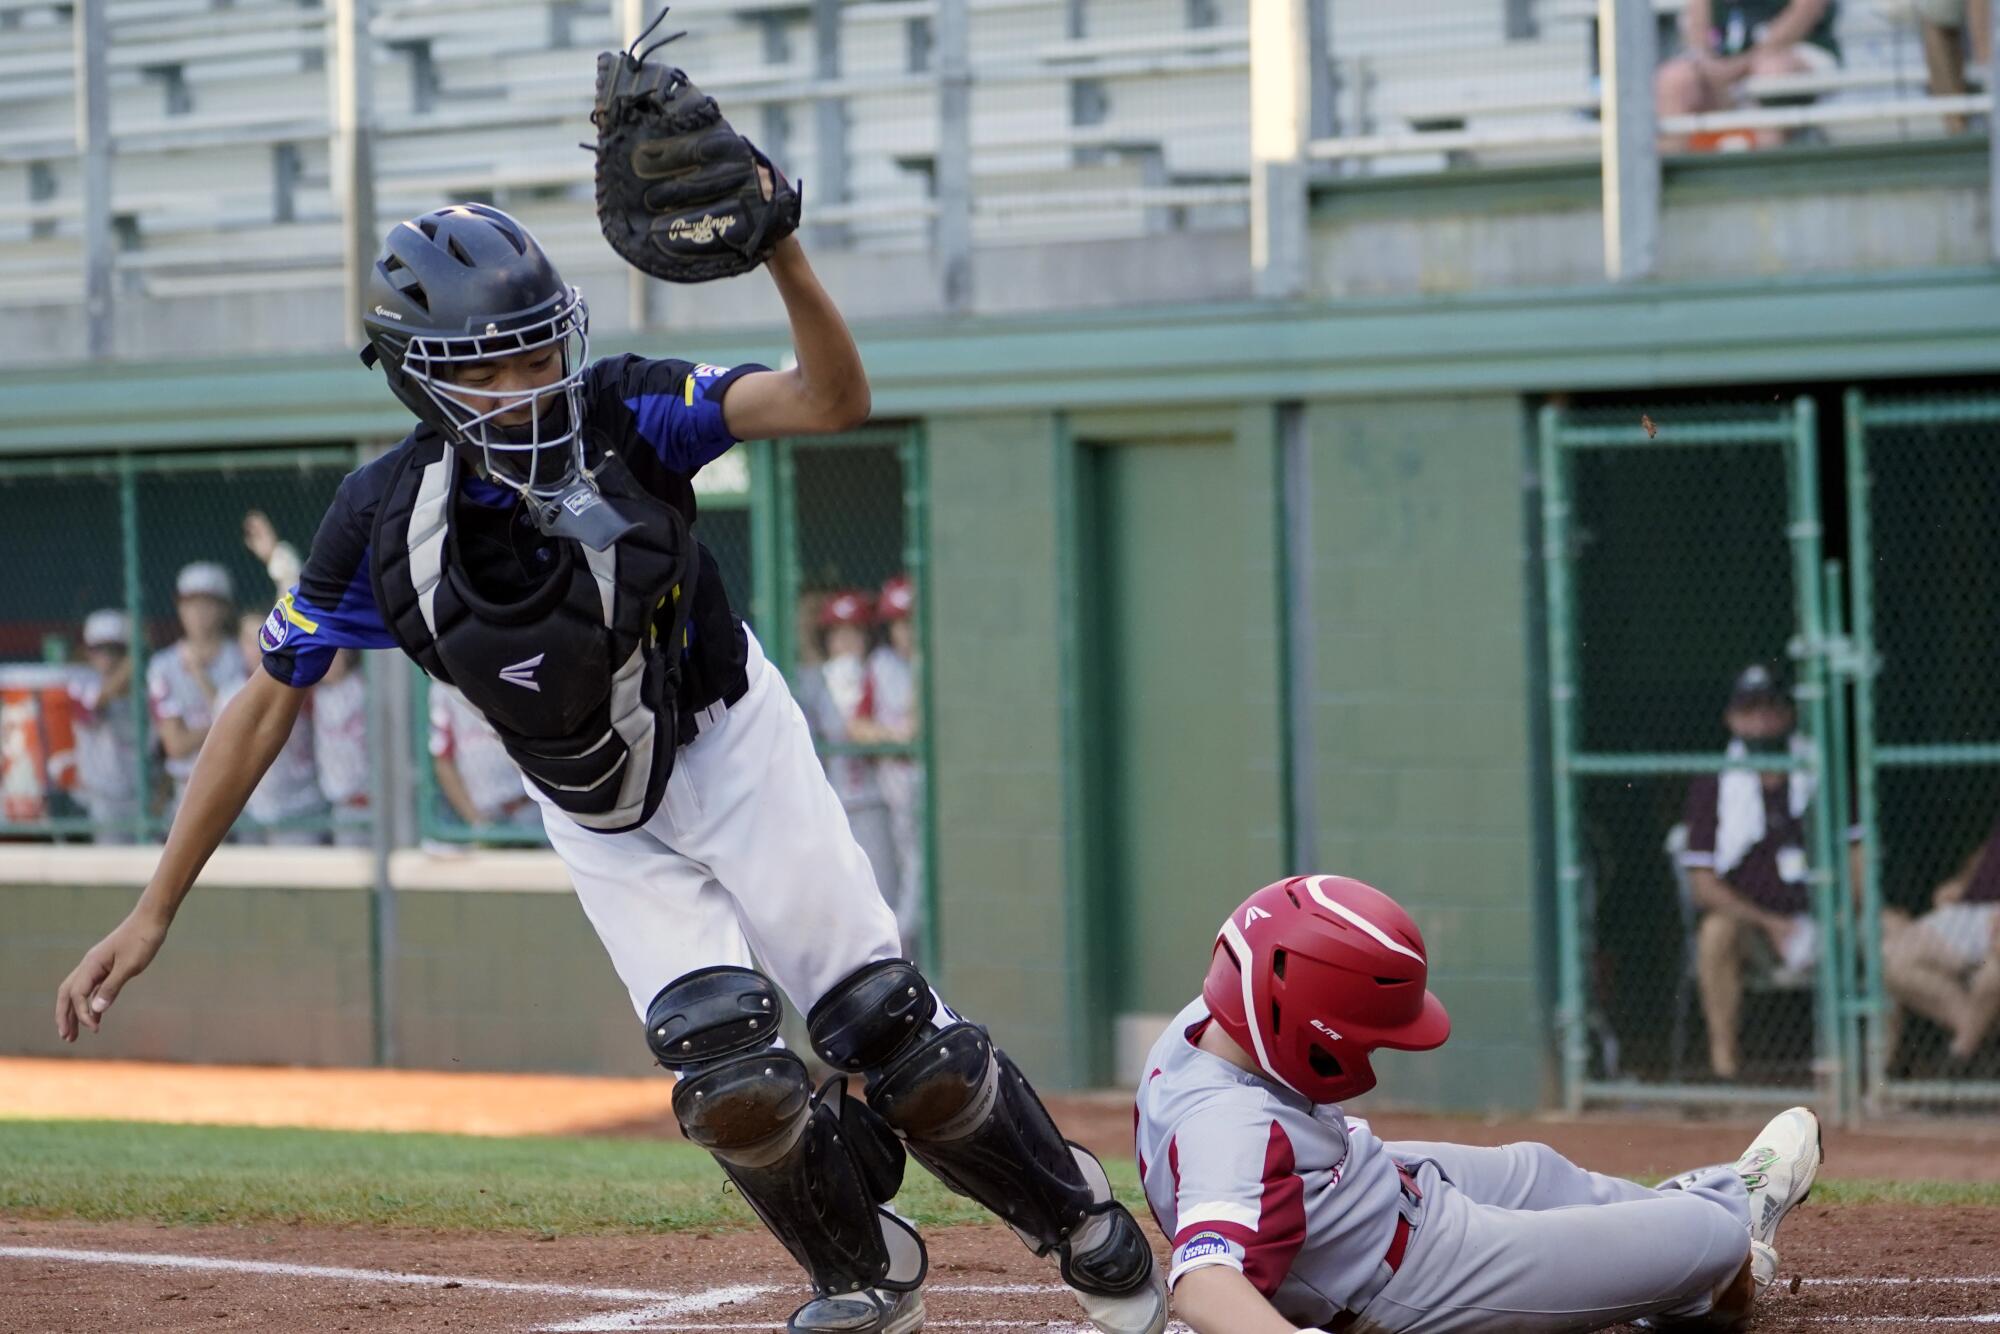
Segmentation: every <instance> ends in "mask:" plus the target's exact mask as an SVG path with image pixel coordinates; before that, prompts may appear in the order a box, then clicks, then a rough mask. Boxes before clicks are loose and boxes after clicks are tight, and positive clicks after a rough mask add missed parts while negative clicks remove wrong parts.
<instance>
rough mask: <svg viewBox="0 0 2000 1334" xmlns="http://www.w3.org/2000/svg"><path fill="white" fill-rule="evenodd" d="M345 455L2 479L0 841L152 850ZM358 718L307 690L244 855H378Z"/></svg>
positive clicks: (177, 461)
mask: <svg viewBox="0 0 2000 1334" xmlns="http://www.w3.org/2000/svg"><path fill="white" fill-rule="evenodd" d="M354 461H355V452H354V450H353V449H352V448H351V447H330V448H322V449H286V450H272V451H255V450H253V451H234V452H229V453H221V452H209V453H198V454H176V455H118V456H101V457H87V458H78V459H65V460H60V461H48V460H18V461H5V462H0V504H4V505H5V507H6V511H7V513H8V515H9V516H10V522H9V523H8V524H7V525H6V527H5V529H4V531H0V552H4V555H5V558H6V560H7V561H8V566H7V568H8V569H9V570H10V571H11V572H12V574H13V577H12V578H10V580H9V581H8V589H7V594H6V597H5V599H4V601H0V837H12V838H20V837H38V838H46V837H53V838H57V839H62V840H75V841H95V842H99V843H131V842H142V841H151V840H155V839H158V838H159V837H160V836H161V835H162V834H163V833H164V830H165V827H166V824H167V822H168V821H169V820H170V819H171V817H172V812H173V806H174V802H175V799H176V795H177V789H178V787H179V785H180V783H181V782H183V781H184V780H185V776H186V774H187V772H188V770H189V769H190V767H191V765H192V762H193V755H194V752H195V750H196V749H197V748H198V747H199V745H200V743H201V740H202V738H203V737H204V736H205V735H206V733H207V728H208V726H209V724H210V723H211V722H212V721H213V718H214V716H215V713H216V711H217V710H218V709H219V708H220V707H221V705H222V704H223V703H224V702H226V701H227V699H228V697H229V696H230V695H231V694H233V693H234V692H235V691H236V690H237V689H239V688H241V686H242V684H243V683H244V681H246V680H247V679H248V676H249V673H250V672H251V671H253V670H258V665H257V660H258V658H259V657H260V656H261V651H260V650H259V649H258V648H257V636H258V630H259V627H260V626H261V625H262V624H263V622H264V620H265V618H266V616H267V615H269V614H270V613H271V609H272V606H273V604H274V603H275V601H276V597H277V593H278V592H279V591H282V589H283V588H286V587H289V586H290V584H291V582H292V580H293V579H294V578H295V577H296V570H297V561H298V558H299V556H300V555H301V554H302V553H303V551H304V549H305V548H306V547H307V546H308V545H309V544H310V542H311V538H312V533H313V529H314V527H315V526H316V525H317V523H318V521H319V516H320V514H321V512H322V511H323V510H324V509H325V507H326V505H327V503H328V502H329V501H330V500H331V499H332V497H333V493H334V490H335V489H336V488H337V487H338V486H339V483H340V479H341V477H342V476H343V475H345V474H346V472H347V471H348V470H349V469H350V468H351V467H352V466H353V464H354ZM367 717H368V708H367V698H366V694H365V690H364V689H363V687H362V685H361V682H360V677H359V674H358V673H355V674H353V675H352V676H351V677H349V678H348V681H347V684H345V685H342V684H340V683H339V682H337V681H328V682H326V683H324V684H323V685H322V686H321V687H319V688H316V689H315V691H314V693H313V695H312V697H311V698H310V699H309V700H308V702H307V706H306V710H305V712H304V713H303V714H302V715H301V717H300V720H299V724H298V726H297V728H296V729H295V730H294V732H293V736H292V740H291V741H290V742H289V743H288V745H287V747H286V750H285V752H284V754H283V756H282V757H281V758H280V760H279V762H278V765H277V766H276V767H275V768H274V770H273V772H272V775H271V776H270V777H269V778H267V779H266V781H265V782H264V783H263V784H262V785H260V786H259V788H258V789H257V791H256V793H255V794H254V795H253V796H252V798H251V802H250V806H249V809H248V810H247V811H246V812H245V815H244V818H243V819H242V820H241V821H239V822H238V824H237V826H236V829H235V830H234V831H233V833H232V835H231V837H232V839H233V840H235V841H238V842H277V843H324V842H327V841H328V840H329V839H335V840H337V841H340V842H350V841H353V842H361V843H365V842H367V840H368V828H369V826H368V811H367V808H366V803H367V795H366V794H367V790H368V789H367V774H368V768H367V759H366V756H367V744H368V741H367V730H366V728H367Z"/></svg>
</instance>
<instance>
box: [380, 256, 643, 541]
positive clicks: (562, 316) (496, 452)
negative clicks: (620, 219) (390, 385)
mask: <svg viewBox="0 0 2000 1334" xmlns="http://www.w3.org/2000/svg"><path fill="white" fill-rule="evenodd" d="M589 361H590V312H589V309H588V307H586V306H585V305H584V301H583V297H582V295H581V294H580V293H579V292H577V290H576V289H575V288H570V289H569V292H568V296H567V299H566V300H564V301H563V302H562V303H561V305H560V306H558V307H557V309H556V310H555V312H554V313H553V314H552V315H550V316H549V317H548V318H546V319H543V320H540V321H538V322H535V323H532V324H525V325H521V326H519V327H516V328H511V329H506V330H502V329H500V328H498V327H497V326H496V325H491V324H489V325H487V326H486V331H485V332H484V333H481V334H477V335H472V336H467V337H450V338H443V337H426V336H421V335H420V336H417V337H414V338H412V339H411V340H410V343H409V347H408V349H407V350H406V351H405V352H404V354H403V365H402V370H403V374H404V375H405V376H406V377H408V379H409V381H410V382H411V383H412V384H414V385H415V386H417V387H418V388H419V389H420V390H421V391H422V392H423V393H424V394H425V395H426V396H428V397H429V398H430V400H431V401H432V402H433V403H435V404H436V405H437V407H438V409H439V411H440V412H442V413H443V414H444V417H445V420H446V421H447V422H448V423H449V427H450V430H451V431H452V432H453V433H454V435H455V436H456V437H457V443H458V444H459V445H460V446H461V447H462V448H463V449H464V450H465V451H466V452H467V453H469V454H473V455H474V456H475V458H476V461H477V462H478V463H479V465H480V468H481V470H482V471H483V472H484V473H485V474H486V475H487V476H488V477H490V478H492V479H493V480H494V481H496V482H500V483H502V484H503V485H506V486H509V487H512V488H513V489H514V490H516V491H518V492H520V493H521V495H522V496H523V497H524V498H525V499H526V500H527V502H528V505H529V511H530V513H532V514H533V515H534V516H535V521H536V522H537V523H538V524H539V525H540V526H541V528H542V530H543V531H544V532H546V533H549V534H550V535H552V536H557V537H574V538H577V539H579V540H581V541H584V542H587V543H589V544H590V545H591V546H593V547H597V548H599V549H600V550H601V549H602V548H604V547H607V546H609V545H610V544H611V543H612V542H613V541H615V540H617V538H618V537H619V536H620V535H621V534H623V533H625V532H627V531H629V530H630V528H631V527H632V524H631V523H629V522H627V521H625V520H624V519H623V518H622V517H620V516H619V515H618V514H617V512H616V510H615V509H614V508H613V507H611V506H610V505H608V504H606V503H605V502H604V500H603V498H602V497H601V496H599V495H598V493H597V488H596V486H595V485H594V484H593V483H592V482H591V479H590V475H589V473H588V472H586V471H585V469H584V458H583V372H584V367H585V366H586V365H588V364H589Z"/></svg>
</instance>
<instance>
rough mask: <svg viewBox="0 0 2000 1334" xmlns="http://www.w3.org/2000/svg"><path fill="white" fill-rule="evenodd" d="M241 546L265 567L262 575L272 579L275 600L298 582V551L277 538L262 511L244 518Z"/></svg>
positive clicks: (251, 512)
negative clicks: (264, 574)
mask: <svg viewBox="0 0 2000 1334" xmlns="http://www.w3.org/2000/svg"><path fill="white" fill-rule="evenodd" d="M243 545H244V546H246V547H248V548H249V549H250V554H251V555H253V556H255V557H256V558H257V563H258V564H259V565H262V566H263V567H264V573H266V574H268V575H270V576H271V583H272V585H273V587H275V588H276V589H277V594H276V596H278V597H283V596H284V595H285V594H286V592H288V591H289V590H290V589H291V587H292V585H294V584H296V583H297V582H298V581H299V570H300V568H301V567H300V564H299V553H298V550H297V549H296V548H294V547H293V546H292V544H291V543H290V542H287V541H285V540H283V539H282V538H280V537H279V536H278V530H277V528H276V527H275V526H274V525H273V524H272V523H271V520H270V516H268V515H266V514H265V513H264V511H262V510H251V511H249V512H248V513H246V514H245V515H244V516H243Z"/></svg>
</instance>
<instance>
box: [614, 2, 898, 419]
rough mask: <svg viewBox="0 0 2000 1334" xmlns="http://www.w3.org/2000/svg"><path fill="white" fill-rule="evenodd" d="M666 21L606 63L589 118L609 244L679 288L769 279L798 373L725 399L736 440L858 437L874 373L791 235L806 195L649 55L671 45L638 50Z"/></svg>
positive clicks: (751, 382) (772, 374) (747, 385)
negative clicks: (832, 434)
mask: <svg viewBox="0 0 2000 1334" xmlns="http://www.w3.org/2000/svg"><path fill="white" fill-rule="evenodd" d="M665 17H666V15H665V11H662V12H661V15H660V18H665ZM659 22H660V19H658V18H656V19H654V20H653V23H652V25H651V26H649V27H648V28H647V30H646V33H642V34H640V38H639V40H638V41H635V42H633V44H632V46H631V47H630V48H628V49H626V50H624V51H606V52H604V53H603V54H601V55H599V56H598V58H597V108H596V110H595V111H594V112H592V113H591V119H592V121H593V122H594V123H595V124H596V126H597V217H598V224H599V226H600V227H601V228H602V229H603V232H604V237H605V240H607V241H609V242H610V243H611V248H612V249H613V250H616V251H617V252H618V253H619V255H621V256H623V257H624V259H625V260H626V261H627V262H628V263H630V264H631V265H632V266H633V267H635V268H637V269H639V270H641V271H642V272H644V273H648V274H651V275H652V276H653V277H655V278H663V279H666V280H667V281H669V282H680V283H695V282H707V281H708V280H710V279H712V278H727V277H730V276H732V275H734V274H739V273H747V272H749V271H750V270H751V269H754V268H756V267H757V266H758V265H760V264H761V265H764V266H765V267H766V268H768V269H769V271H770V274H771V280H772V282H773V283H775V284H776V286H777V288H778V295H779V296H780V297H781V298H782V299H783V300H784V303H785V316H786V318H787V319H788V320H789V321H790V324H791V330H792V348H793V352H794V355H795V356H796V358H797V364H796V365H794V366H792V367H791V368H790V369H788V370H782V371H758V372H755V373H753V374H749V375H745V376H743V377H742V378H741V379H739V380H737V381H736V382H735V384H734V385H732V386H731V388H730V391H729V395H728V397H727V398H726V399H724V400H723V418H724V422H725V424H726V425H727V426H728V428H729V432H730V434H731V435H733V436H735V437H736V438H737V439H739V440H755V439H767V438H770V437H772V436H779V435H803V434H810V433H816V432H825V431H841V430H846V429H849V428H850V427H854V426H859V425H860V424H861V423H862V422H864V421H866V420H867V419H868V413H869V407H870V397H869V392H868V376H867V373H866V372H865V371H863V369H862V367H861V353H860V350H859V349H858V348H856V347H855V345H854V338H853V336H852V335H851V334H850V333H848V330H847V322H846V321H845V320H843V319H842V318H841V316H840V311H839V310H838V309H837V308H836V307H835V306H834V304H833V298H832V297H830V296H828V295H827V292H826V289H825V288H824V287H822V286H821V285H820V282H819V279H818V278H817V277H816V276H815V275H814V273H813V271H812V266H811V265H810V264H808V263H807V262H806V256H805V251H804V250H803V249H802V248H801V247H800V245H799V242H798V239H797V238H796V237H795V236H794V235H793V232H794V231H796V230H797V228H798V225H799V193H798V191H797V190H796V189H795V188H794V187H793V186H792V184H791V183H790V182H789V181H787V180H786V179H785V176H784V173H783V172H781V171H779V170H778V169H777V167H775V166H774V165H772V163H771V160H770V159H769V158H767V157H765V156H764V155H763V154H762V153H760V152H758V151H757V148H756V147H755V146H754V145H753V144H751V142H750V141H749V140H747V139H745V138H744V137H743V136H742V135H740V134H738V133H736V131H735V130H734V129H732V128H731V127H730V124H729V122H728V121H727V120H725V119H723V116H722V111H721V109H720V108H719V107H717V106H716V104H715V99H714V98H712V97H709V96H707V95H706V94H704V93H703V92H702V91H701V90H700V89H699V88H696V87H695V86H694V84H693V83H691V82H689V80H688V77H687V75H686V74H685V73H683V72H682V71H681V70H679V69H676V68H674V67H673V66H670V65H666V64H664V63H661V62H659V61H655V60H653V59H652V58H651V57H652V54H653V52H655V51H657V50H658V49H659V48H660V47H661V46H663V45H664V44H665V43H666V42H669V41H672V40H673V38H672V37H667V38H663V39H661V40H660V41H657V42H654V43H653V44H652V45H651V46H648V47H645V48H644V49H641V47H640V42H642V41H644V39H645V36H646V34H647V33H650V32H651V31H652V30H653V28H654V27H657V26H658V25H659ZM675 35H676V36H678V35H679V34H675Z"/></svg>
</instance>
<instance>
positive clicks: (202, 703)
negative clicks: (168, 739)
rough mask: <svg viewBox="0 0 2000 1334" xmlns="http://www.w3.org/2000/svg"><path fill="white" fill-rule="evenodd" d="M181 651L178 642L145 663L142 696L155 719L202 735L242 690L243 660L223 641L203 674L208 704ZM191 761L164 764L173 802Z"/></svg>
mask: <svg viewBox="0 0 2000 1334" xmlns="http://www.w3.org/2000/svg"><path fill="white" fill-rule="evenodd" d="M181 647H182V642H181V641H178V640H177V641H175V642H174V643H173V644H172V645H170V646H169V647H167V648H163V649H161V650H160V651H159V652H158V653H155V654H154V655H153V656H152V657H151V658H149V659H147V661H146V695H147V698H148V699H149V700H151V701H152V706H153V717H154V718H155V719H160V718H173V719H176V720H178V721H179V722H182V723H184V724H186V725H187V726H189V727H191V728H195V729H196V730H200V731H205V730H206V729H208V728H209V727H211V726H213V725H214V723H215V715H216V713H217V712H218V711H219V710H220V709H221V707H222V701H223V700H225V699H227V698H229V696H231V695H233V694H235V693H236V692H237V691H238V690H240V689H242V688H243V682H244V681H245V679H247V673H246V672H245V671H244V669H243V658H242V656H241V655H240V654H238V653H237V651H236V645H235V644H234V643H233V642H230V641H226V640H225V641H224V642H223V643H222V644H220V645H219V646H217V648H216V650H215V657H214V658H213V659H211V660H210V661H209V664H208V668H207V670H206V672H204V673H203V674H204V675H205V676H206V677H207V679H208V683H209V688H210V690H212V691H213V692H214V696H215V699H214V702H213V703H211V702H210V700H209V691H204V690H203V689H202V688H201V686H200V684H199V683H198V682H197V681H196V680H195V676H194V673H195V670H196V669H194V668H191V667H189V666H188V661H187V658H186V657H185V656H183V654H182V653H181ZM194 760H195V757H194V756H193V755H186V756H183V757H181V758H180V759H169V760H168V761H167V762H166V765H165V768H166V771H167V776H168V777H170V778H172V779H173V780H174V791H175V794H176V800H178V794H179V792H180V789H181V788H183V787H185V786H186V785H187V780H188V775H189V774H191V773H193V772H194Z"/></svg>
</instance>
